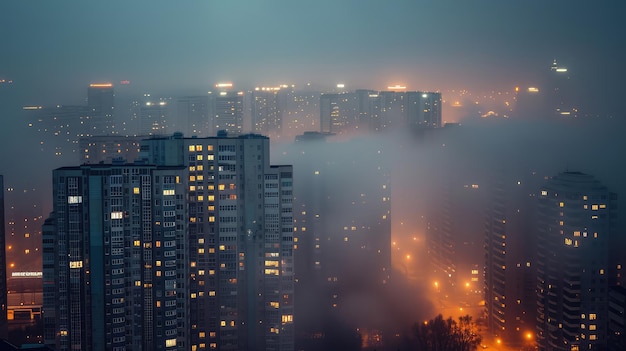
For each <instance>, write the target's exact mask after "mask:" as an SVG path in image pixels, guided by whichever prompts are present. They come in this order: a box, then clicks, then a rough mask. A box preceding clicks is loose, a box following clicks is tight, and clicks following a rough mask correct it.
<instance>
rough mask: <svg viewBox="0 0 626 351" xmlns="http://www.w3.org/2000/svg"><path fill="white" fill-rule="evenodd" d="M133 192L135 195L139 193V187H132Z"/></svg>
mask: <svg viewBox="0 0 626 351" xmlns="http://www.w3.org/2000/svg"><path fill="white" fill-rule="evenodd" d="M133 194H135V195H137V194H139V187H134V188H133Z"/></svg>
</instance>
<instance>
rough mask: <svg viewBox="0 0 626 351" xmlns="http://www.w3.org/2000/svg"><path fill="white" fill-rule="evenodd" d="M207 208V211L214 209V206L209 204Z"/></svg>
mask: <svg viewBox="0 0 626 351" xmlns="http://www.w3.org/2000/svg"><path fill="white" fill-rule="evenodd" d="M207 210H209V211H215V206H213V205H211V206H209V207H207Z"/></svg>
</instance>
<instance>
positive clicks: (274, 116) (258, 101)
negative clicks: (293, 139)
mask: <svg viewBox="0 0 626 351" xmlns="http://www.w3.org/2000/svg"><path fill="white" fill-rule="evenodd" d="M287 95H288V91H287V90H284V89H281V87H275V88H272V87H269V88H267V87H263V88H256V89H255V90H254V91H252V92H251V94H250V100H251V101H250V104H251V106H250V110H251V111H250V114H251V117H252V131H253V132H254V133H261V134H263V135H272V136H273V135H277V136H278V135H280V134H281V130H282V126H283V111H284V110H285V107H286V103H287Z"/></svg>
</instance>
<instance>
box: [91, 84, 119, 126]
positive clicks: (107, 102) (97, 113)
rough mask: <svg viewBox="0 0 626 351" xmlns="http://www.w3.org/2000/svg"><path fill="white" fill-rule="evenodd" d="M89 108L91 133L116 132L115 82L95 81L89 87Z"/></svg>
mask: <svg viewBox="0 0 626 351" xmlns="http://www.w3.org/2000/svg"><path fill="white" fill-rule="evenodd" d="M87 109H88V111H89V112H88V116H89V120H90V134H91V135H110V134H116V133H117V131H116V129H115V120H114V118H115V94H114V91H113V84H111V83H94V84H90V85H89V88H88V89H87Z"/></svg>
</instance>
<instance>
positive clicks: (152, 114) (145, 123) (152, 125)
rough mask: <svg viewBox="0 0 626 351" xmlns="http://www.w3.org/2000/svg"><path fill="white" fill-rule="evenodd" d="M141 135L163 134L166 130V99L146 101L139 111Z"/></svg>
mask: <svg viewBox="0 0 626 351" xmlns="http://www.w3.org/2000/svg"><path fill="white" fill-rule="evenodd" d="M139 120H140V132H141V135H164V134H165V133H167V130H168V104H167V101H164V100H159V101H146V102H145V103H143V105H141V107H140V112H139Z"/></svg>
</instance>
